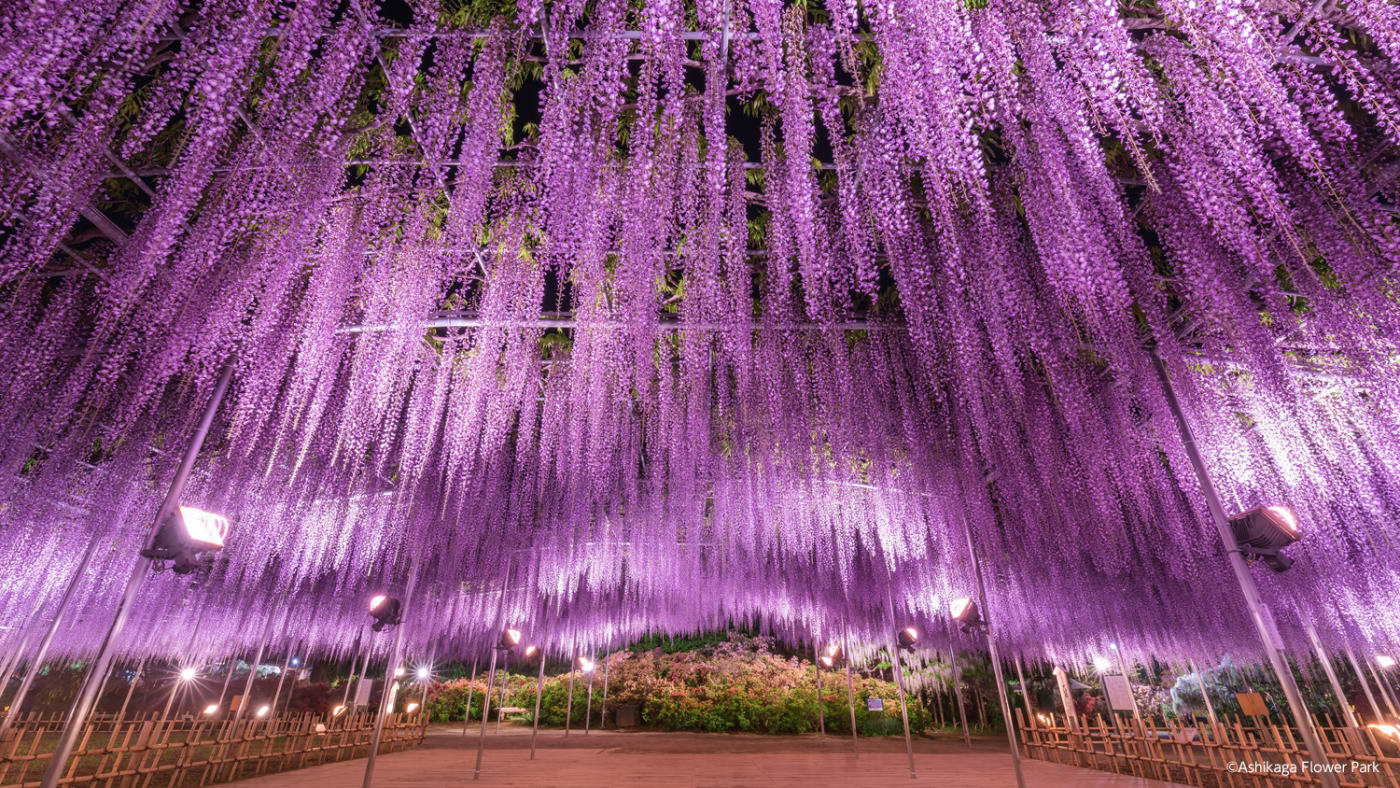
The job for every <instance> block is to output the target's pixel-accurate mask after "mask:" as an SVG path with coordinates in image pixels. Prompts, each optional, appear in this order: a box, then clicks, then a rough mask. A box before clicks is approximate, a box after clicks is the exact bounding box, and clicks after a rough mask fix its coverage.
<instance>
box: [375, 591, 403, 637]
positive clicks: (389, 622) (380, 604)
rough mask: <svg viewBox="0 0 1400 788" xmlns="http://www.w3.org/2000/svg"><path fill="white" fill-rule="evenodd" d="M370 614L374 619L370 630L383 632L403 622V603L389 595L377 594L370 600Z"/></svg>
mask: <svg viewBox="0 0 1400 788" xmlns="http://www.w3.org/2000/svg"><path fill="white" fill-rule="evenodd" d="M369 614H370V617H371V618H373V619H374V623H373V624H370V629H372V630H374V631H375V632H383V631H384V630H386V629H388V628H389V627H395V626H398V625H399V623H400V622H401V621H402V620H403V603H402V602H400V601H399V600H398V599H396V598H394V597H391V596H388V595H387V594H376V595H374V596H373V597H371V598H370V600H369Z"/></svg>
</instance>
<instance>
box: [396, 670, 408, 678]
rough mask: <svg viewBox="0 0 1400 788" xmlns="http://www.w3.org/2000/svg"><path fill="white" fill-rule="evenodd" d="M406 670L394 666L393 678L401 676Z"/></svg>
mask: <svg viewBox="0 0 1400 788" xmlns="http://www.w3.org/2000/svg"><path fill="white" fill-rule="evenodd" d="M406 672H407V671H405V670H404V669H403V668H394V678H399V677H401V676H403V674H404V673H406Z"/></svg>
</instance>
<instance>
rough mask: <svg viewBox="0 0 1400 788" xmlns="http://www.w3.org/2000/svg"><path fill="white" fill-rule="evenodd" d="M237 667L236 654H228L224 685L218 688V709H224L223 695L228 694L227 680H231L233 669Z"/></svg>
mask: <svg viewBox="0 0 1400 788" xmlns="http://www.w3.org/2000/svg"><path fill="white" fill-rule="evenodd" d="M237 667H238V656H237V655H236V654H234V655H230V656H229V658H228V672H227V673H225V674H224V686H223V688H222V689H220V690H219V711H223V710H224V696H226V695H228V685H229V682H231V681H233V671H234V669H235V668H237Z"/></svg>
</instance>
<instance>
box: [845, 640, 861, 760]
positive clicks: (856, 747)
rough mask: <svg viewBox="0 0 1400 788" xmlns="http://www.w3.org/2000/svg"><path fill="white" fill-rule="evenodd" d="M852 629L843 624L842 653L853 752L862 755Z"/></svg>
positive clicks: (858, 755)
mask: <svg viewBox="0 0 1400 788" xmlns="http://www.w3.org/2000/svg"><path fill="white" fill-rule="evenodd" d="M850 634H851V633H850V629H849V627H848V626H847V625H846V624H845V623H844V622H843V623H842V625H841V653H842V654H845V655H846V660H845V662H846V705H847V706H849V707H850V709H851V752H852V753H854V754H855V756H856V757H857V758H859V757H860V732H859V731H857V730H856V683H855V679H854V678H852V676H851V652H850V651H849V650H848V647H849V646H850Z"/></svg>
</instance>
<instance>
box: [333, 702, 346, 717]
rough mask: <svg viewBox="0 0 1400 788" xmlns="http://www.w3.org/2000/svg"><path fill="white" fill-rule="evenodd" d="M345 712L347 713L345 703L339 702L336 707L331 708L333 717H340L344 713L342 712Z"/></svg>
mask: <svg viewBox="0 0 1400 788" xmlns="http://www.w3.org/2000/svg"><path fill="white" fill-rule="evenodd" d="M344 713H345V707H344V706H343V705H339V704H337V705H336V707H335V708H333V709H331V716H332V717H339V716H340V715H342V714H344Z"/></svg>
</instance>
